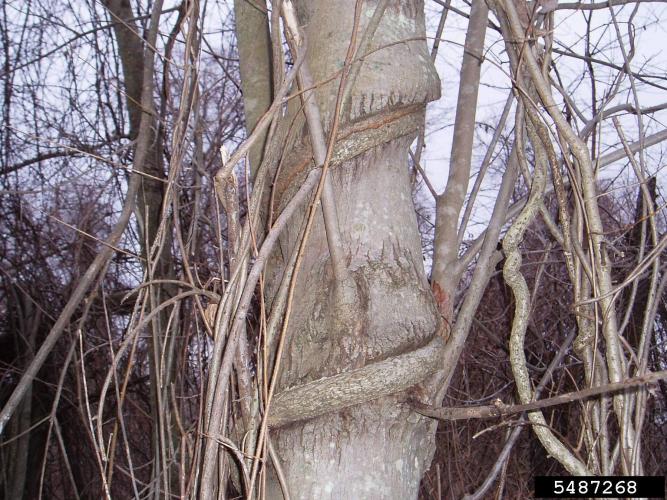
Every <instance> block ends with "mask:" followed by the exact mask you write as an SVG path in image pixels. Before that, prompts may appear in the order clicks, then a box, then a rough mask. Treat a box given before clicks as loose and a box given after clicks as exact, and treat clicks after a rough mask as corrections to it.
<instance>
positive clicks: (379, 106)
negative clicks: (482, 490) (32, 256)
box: [268, 0, 441, 499]
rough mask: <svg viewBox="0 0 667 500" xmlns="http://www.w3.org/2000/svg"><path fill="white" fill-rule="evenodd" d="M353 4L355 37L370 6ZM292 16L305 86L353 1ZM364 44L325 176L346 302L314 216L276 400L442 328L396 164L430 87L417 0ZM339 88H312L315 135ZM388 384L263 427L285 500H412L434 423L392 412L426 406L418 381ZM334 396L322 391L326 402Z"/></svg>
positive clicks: (335, 59) (301, 172) (294, 236)
mask: <svg viewBox="0 0 667 500" xmlns="http://www.w3.org/2000/svg"><path fill="white" fill-rule="evenodd" d="M362 3H363V6H362V9H363V10H362V13H361V16H360V19H361V21H360V26H359V31H358V35H357V40H360V39H362V35H363V33H364V30H365V28H366V25H367V24H368V21H369V19H370V18H371V16H372V14H373V12H374V10H375V7H376V4H377V3H378V2H373V1H367V2H362ZM295 8H296V11H297V14H298V20H299V24H300V25H301V26H302V27H303V30H304V32H305V36H306V40H307V48H308V52H307V56H306V64H307V65H308V67H309V69H310V72H311V73H312V76H313V79H314V81H315V82H318V81H324V80H326V79H327V78H329V77H330V76H331V75H332V74H334V73H335V72H336V71H338V70H339V69H340V68H341V67H342V66H343V61H344V59H345V53H346V51H347V48H348V44H349V41H350V37H351V34H352V30H353V23H354V12H355V1H354V0H340V1H336V2H331V1H329V0H317V1H312V0H311V1H305V0H302V1H298V2H295ZM403 40H405V42H402V43H396V42H398V41H403ZM371 49H372V50H375V49H379V50H375V51H374V52H372V54H371V55H370V56H369V57H366V58H365V59H364V60H363V64H362V66H361V70H360V72H359V73H358V76H357V78H356V79H355V81H354V86H353V88H352V91H351V101H350V106H343V107H342V108H343V109H347V110H349V113H347V114H345V115H344V116H341V123H342V125H341V129H340V132H339V134H338V136H339V137H344V138H345V141H346V142H345V144H346V145H347V146H346V147H339V151H340V153H339V157H341V158H342V161H340V162H339V163H337V164H335V165H333V166H332V168H331V170H330V171H329V174H328V175H329V176H330V178H331V181H332V185H333V191H334V197H333V198H334V202H335V205H336V208H337V214H338V225H339V227H340V233H341V239H342V246H343V251H344V256H345V259H344V260H345V264H346V266H347V269H348V271H349V274H350V275H351V277H352V278H353V281H354V285H355V286H356V297H357V298H358V300H357V301H356V303H355V304H353V305H352V306H350V305H349V304H347V306H346V307H351V308H352V311H351V313H352V314H349V313H350V310H349V309H346V312H347V313H344V312H343V311H341V309H340V302H339V301H337V300H336V299H335V298H334V294H332V293H331V291H332V290H334V288H335V287H336V283H335V279H334V276H333V270H332V266H331V260H330V257H329V253H330V252H329V248H328V246H327V237H326V236H327V235H326V232H325V227H324V224H323V218H322V214H321V212H318V214H317V215H316V220H315V223H314V226H313V229H312V233H311V235H310V237H309V240H308V244H307V247H306V249H305V252H304V255H303V260H302V263H301V272H300V274H299V278H298V282H297V286H296V289H295V294H294V297H293V304H292V313H291V317H290V322H289V325H290V326H289V328H288V330H287V335H288V337H287V338H288V343H287V344H286V346H287V347H286V350H285V353H284V354H283V358H284V359H283V367H284V368H283V370H282V373H281V378H280V385H279V388H278V396H277V398H276V399H277V400H279V399H280V397H281V394H280V392H281V391H283V394H286V393H285V392H284V391H285V389H287V388H290V389H292V388H298V387H300V386H302V385H303V384H306V383H313V384H315V383H317V381H318V380H320V379H322V378H325V377H331V376H333V375H337V374H341V373H346V372H350V371H351V370H357V369H363V367H369V366H371V365H374V364H376V363H377V362H379V361H383V360H390V359H392V358H398V357H401V356H409V355H410V353H413V352H414V351H415V350H417V349H419V348H421V347H423V346H425V345H427V344H429V342H432V341H433V339H434V338H435V337H436V336H437V335H438V333H439V329H440V326H441V322H440V316H439V314H438V311H437V308H436V307H435V304H434V301H433V297H432V295H431V292H430V289H429V285H428V282H427V280H426V278H425V274H424V268H423V259H422V254H421V246H420V238H419V233H418V230H417V220H416V216H415V211H414V207H413V204H412V197H411V192H410V182H409V175H408V168H407V165H408V158H407V154H408V146H409V145H410V143H411V142H412V141H413V140H414V138H415V137H416V133H417V128H418V126H419V123H420V122H421V121H420V120H422V119H423V112H424V105H425V103H426V102H428V101H429V100H432V99H435V98H437V97H438V96H439V90H440V85H439V80H438V77H437V74H436V72H435V68H434V66H433V64H432V62H431V59H430V57H429V53H428V50H427V46H426V43H425V31H424V13H423V2H422V1H420V0H411V1H391V2H389V5H388V6H387V8H386V10H385V12H384V15H383V17H382V20H381V22H380V24H379V27H378V28H377V31H376V32H375V35H374V38H373V42H372V43H371ZM359 56H363V54H357V57H359ZM352 74H354V72H352ZM339 81H340V79H339V78H337V79H335V80H333V81H332V82H330V83H328V84H326V85H322V86H319V87H318V88H317V90H316V95H317V103H318V105H319V108H320V111H321V115H322V119H323V127H324V129H325V131H327V130H330V129H331V124H332V120H333V114H334V109H335V106H334V105H335V102H336V93H337V91H338V84H339ZM298 107H299V106H293V108H294V110H296V109H297V108H298ZM286 122H288V123H289V122H291V120H289V119H288V120H286ZM300 123H303V122H300ZM296 135H297V138H296V140H295V142H294V143H293V144H291V147H288V148H286V150H287V151H292V153H291V155H290V156H289V157H288V158H287V161H285V163H284V165H283V167H282V169H281V172H280V175H279V177H278V178H277V180H276V184H275V190H276V192H275V194H276V207H277V209H278V211H279V210H280V208H281V206H282V204H284V203H285V202H286V201H287V200H288V199H289V198H290V196H291V194H293V192H294V191H295V190H296V189H297V188H298V186H299V185H300V184H301V181H302V180H303V178H304V176H305V175H306V173H307V170H308V169H309V168H310V167H311V166H312V163H308V167H307V168H304V164H305V162H304V160H303V158H304V154H305V155H306V157H307V158H310V157H311V153H310V152H309V146H308V143H309V140H308V138H307V133H306V128H305V127H304V128H303V130H302V132H301V133H300V134H296ZM304 150H306V153H303V151H304ZM299 151H301V152H302V153H299ZM281 202H282V203H281ZM306 217H307V210H306V209H304V210H303V211H302V212H300V213H299V214H298V215H297V216H296V217H295V219H294V224H292V225H291V227H290V229H289V230H288V231H287V233H286V234H284V235H283V237H282V240H281V251H280V252H277V253H276V255H275V256H274V258H273V261H272V265H271V266H270V272H269V277H268V288H269V297H270V296H271V294H272V293H275V289H276V288H277V284H278V281H279V279H280V278H281V276H282V271H283V270H284V266H285V265H286V264H287V262H288V260H289V256H290V255H291V254H292V252H293V251H294V248H295V247H296V246H297V245H298V242H299V237H300V232H301V228H302V226H303V222H304V221H305V218H306ZM438 342H439V341H438ZM438 345H440V344H438ZM396 376H397V374H392V373H390V374H388V375H386V379H383V380H381V381H379V384H378V385H379V386H382V387H383V388H384V390H381V391H379V392H378V393H377V394H373V390H367V389H366V390H367V391H368V392H367V393H366V394H365V395H364V397H363V398H362V399H363V400H364V401H365V402H362V403H361V404H357V405H356V406H350V405H349V403H348V404H345V403H341V407H340V408H337V409H336V410H335V411H330V412H327V413H325V414H322V415H320V416H317V417H315V418H310V419H308V420H297V421H293V422H290V423H287V424H285V425H282V426H280V427H274V428H273V429H272V430H271V439H272V442H273V443H274V445H275V446H276V450H277V452H278V455H279V457H280V461H281V464H282V468H283V471H284V473H285V477H286V480H287V483H288V486H289V489H290V493H291V495H292V498H318V499H327V498H331V499H339V498H356V499H364V498H374V499H376V498H396V499H406V498H416V496H417V493H418V489H419V483H420V480H421V477H422V475H423V473H424V471H425V470H426V468H427V467H428V466H429V464H430V461H431V458H432V455H433V451H434V441H433V435H434V432H435V424H434V423H432V422H430V421H428V420H426V419H424V418H422V417H420V416H419V415H417V414H416V413H414V412H412V411H411V410H410V409H409V408H408V407H407V406H406V405H403V404H402V401H404V400H405V398H406V396H407V395H408V394H410V395H413V396H416V397H419V398H422V399H425V398H426V397H427V394H428V392H429V391H428V390H425V389H424V387H421V388H419V386H417V387H415V388H411V389H409V390H407V391H402V392H396V393H393V394H390V395H386V394H387V390H386V388H387V387H394V386H396V387H400V380H394V379H393V377H396ZM401 377H403V376H402V375H398V378H401ZM366 382H367V383H368V385H369V386H371V385H373V382H377V381H371V380H365V381H364V383H366ZM362 385H363V384H362ZM346 390H347V388H346V387H340V388H336V389H335V390H332V389H329V390H328V391H327V396H331V395H332V393H335V392H336V391H340V392H341V393H344V392H345V391H346ZM343 399H344V398H343ZM357 401H358V400H357ZM281 424H282V422H281ZM271 490H272V493H271V494H270V495H269V498H281V495H280V493H279V488H278V487H277V486H275V485H274V487H273V488H271Z"/></svg>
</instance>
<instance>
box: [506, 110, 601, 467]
mask: <svg viewBox="0 0 667 500" xmlns="http://www.w3.org/2000/svg"><path fill="white" fill-rule="evenodd" d="M523 101H524V106H525V108H526V111H527V113H528V114H529V115H530V114H531V113H533V112H534V111H533V110H532V109H530V106H531V105H532V104H531V103H530V102H528V99H524V100H523ZM534 118H536V117H535V116H532V117H531V119H534ZM526 125H527V127H526V128H527V130H528V134H529V137H530V140H531V142H532V143H533V144H534V145H536V146H537V144H538V143H539V138H538V136H537V134H536V132H535V128H534V126H533V124H532V123H531V122H530V121H529V122H528V123H527V124H526ZM516 134H517V145H518V146H519V147H518V148H517V151H518V152H520V154H519V161H523V162H525V157H524V156H523V151H525V150H524V148H523V131H522V130H521V128H519V127H518V128H517V132H516ZM534 149H535V151H536V153H537V152H538V151H541V152H542V153H543V152H544V151H543V149H541V148H539V147H535V148H534ZM545 163H546V161H545V157H544V155H543V154H541V155H536V158H535V168H534V171H533V182H532V185H531V188H530V196H529V197H528V202H527V203H526V206H525V207H524V208H523V210H522V211H521V213H520V214H519V215H518V216H517V218H516V220H515V221H514V223H513V224H512V225H511V227H510V228H509V230H508V231H507V234H506V235H505V238H504V240H503V250H504V252H505V255H506V260H505V265H504V266H503V277H504V278H505V282H506V283H507V284H508V286H509V287H510V288H511V289H512V293H513V294H514V301H515V309H514V320H513V322H512V331H511V334H510V343H509V348H510V363H511V365H512V373H513V374H514V380H515V381H516V386H517V392H518V393H519V399H520V400H521V403H522V404H527V403H529V402H531V401H532V400H533V399H534V393H533V390H532V387H531V383H530V376H529V374H528V368H527V366H526V356H525V353H524V351H523V345H524V340H525V338H526V328H527V324H528V317H529V313H530V294H529V290H528V285H527V284H526V280H525V279H524V277H523V275H522V274H521V272H520V269H521V261H522V257H521V251H520V250H519V244H520V243H521V240H522V239H523V236H524V234H525V232H526V228H527V227H528V225H529V224H530V223H531V222H532V221H533V219H534V218H535V216H536V215H537V212H538V211H539V208H540V203H541V200H542V195H543V193H544V188H545V187H546V179H547V174H546V165H545ZM528 420H529V421H530V422H531V423H532V424H533V430H534V431H535V434H536V435H537V437H538V439H539V440H540V442H541V443H542V445H543V446H544V448H545V449H546V450H547V452H548V453H549V454H550V455H551V456H552V457H554V458H555V459H556V460H558V461H559V462H560V463H561V464H562V465H563V466H564V467H565V468H566V469H567V470H568V472H570V473H571V474H574V475H580V476H583V475H589V474H590V472H589V471H588V469H587V468H586V466H585V465H584V464H583V463H582V462H581V461H580V460H579V459H578V458H577V457H575V456H574V455H573V454H572V452H570V450H568V449H567V448H566V447H565V445H564V444H563V443H562V442H561V441H560V440H559V439H558V438H556V436H554V434H553V433H552V432H551V430H550V429H549V426H548V424H547V422H546V420H545V418H544V415H543V414H542V412H541V411H533V412H530V413H528Z"/></svg>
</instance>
